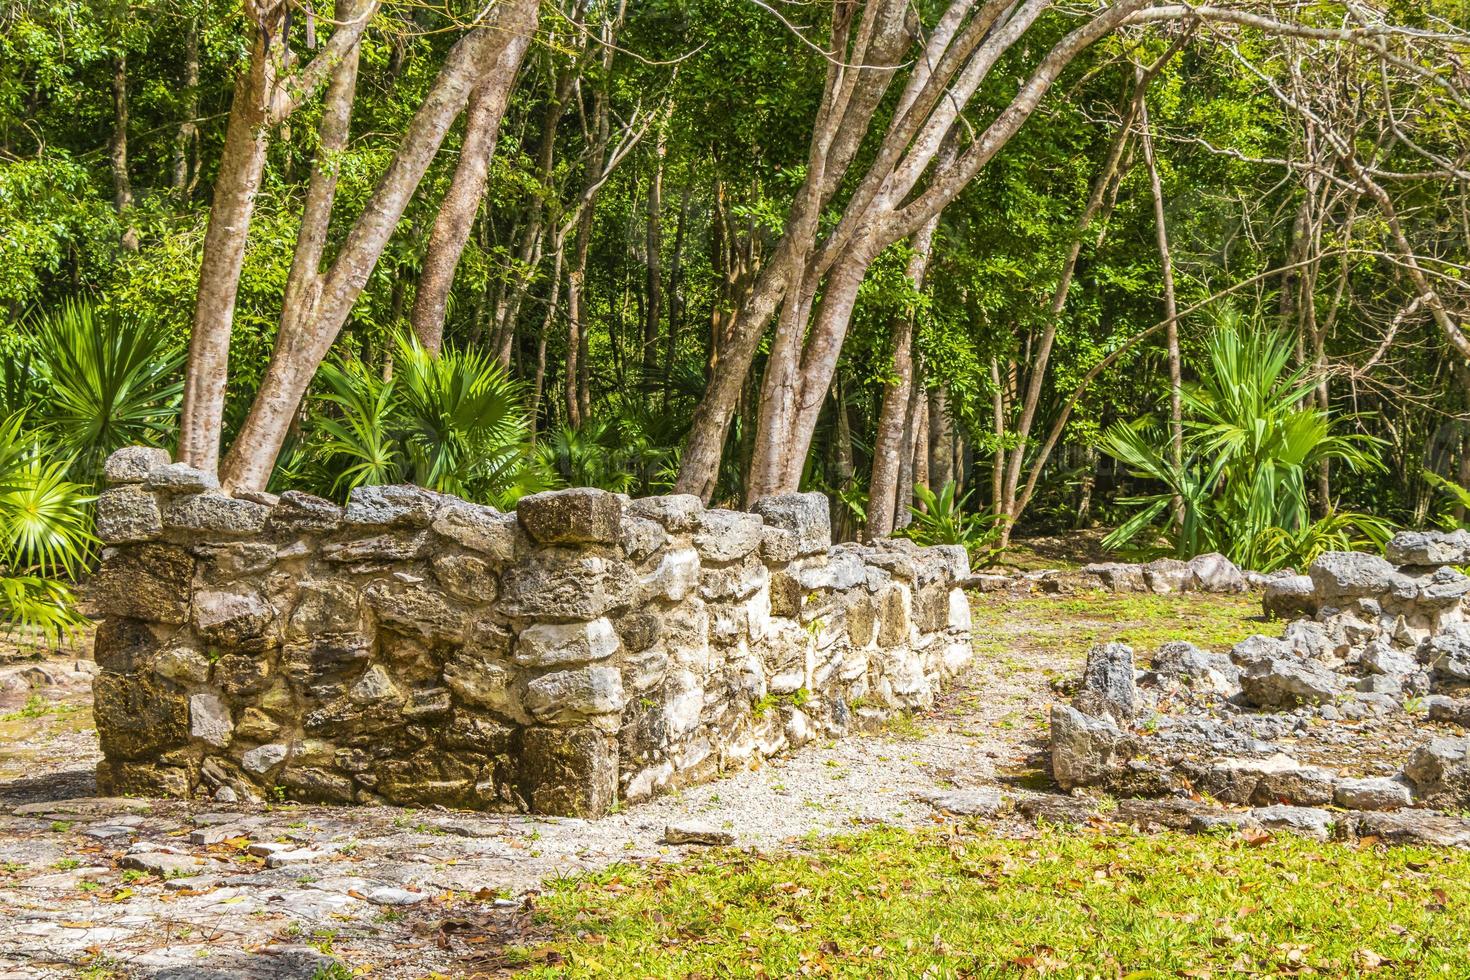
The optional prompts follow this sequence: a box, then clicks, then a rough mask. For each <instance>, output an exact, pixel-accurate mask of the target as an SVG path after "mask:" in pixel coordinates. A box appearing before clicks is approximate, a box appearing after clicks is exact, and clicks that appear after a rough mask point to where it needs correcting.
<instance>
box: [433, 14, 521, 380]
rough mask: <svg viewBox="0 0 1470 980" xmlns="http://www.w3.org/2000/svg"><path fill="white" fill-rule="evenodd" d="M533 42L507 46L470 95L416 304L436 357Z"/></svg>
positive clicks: (442, 340) (435, 222) (435, 223)
mask: <svg viewBox="0 0 1470 980" xmlns="http://www.w3.org/2000/svg"><path fill="white" fill-rule="evenodd" d="M529 43H530V39H529V38H526V39H524V43H523V44H521V45H514V44H512V45H507V46H506V48H505V51H503V52H502V53H501V56H500V57H499V58H498V59H496V62H495V67H494V68H493V69H492V70H491V72H490V74H489V75H488V76H487V77H486V78H485V80H484V81H483V82H481V83H480V84H479V86H478V87H477V88H476V89H475V91H474V92H473V93H472V94H471V95H470V102H469V107H468V109H467V110H466V111H465V132H464V144H463V145H462V146H461V147H460V150H459V164H458V166H456V167H455V168H454V177H453V179H451V180H450V182H449V190H448V191H447V192H446V193H445V195H444V201H443V203H442V204H440V206H439V215H438V217H436V218H435V219H434V229H433V231H431V232H430V233H429V244H428V247H427V248H426V249H425V251H424V269H423V274H422V275H421V276H420V277H419V289H418V294H417V296H415V297H414V302H413V314H412V323H413V332H414V333H415V334H416V335H417V336H418V338H419V342H420V343H421V344H423V345H424V347H426V348H427V349H428V350H430V351H432V352H433V353H435V354H437V353H439V348H440V347H442V346H443V344H444V310H445V307H446V306H447V305H448V302H449V290H450V289H451V288H453V286H454V272H455V269H457V268H458V267H459V259H460V256H461V255H463V254H464V247H465V244H466V243H467V242H468V241H469V240H470V229H471V227H472V226H473V225H474V222H475V212H476V211H478V210H479V208H480V201H481V199H482V198H483V197H484V196H485V182H486V179H487V177H488V175H489V173H490V157H491V156H492V155H493V154H494V153H495V139H496V135H497V134H498V133H499V132H500V120H501V119H502V118H503V117H504V115H505V107H506V104H507V103H508V102H509V101H510V93H511V89H512V88H513V87H514V86H513V83H514V81H515V76H516V71H517V70H518V69H519V67H520V63H521V58H522V57H523V56H524V55H525V48H526V46H528V45H529Z"/></svg>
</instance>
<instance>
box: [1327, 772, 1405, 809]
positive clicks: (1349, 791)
mask: <svg viewBox="0 0 1470 980" xmlns="http://www.w3.org/2000/svg"><path fill="white" fill-rule="evenodd" d="M1333 800H1334V802H1336V803H1337V805H1338V806H1340V807H1342V808H1343V809H1345V810H1397V809H1399V808H1400V807H1405V806H1408V805H1409V804H1411V803H1412V802H1414V798H1413V794H1412V793H1411V792H1410V790H1409V784H1408V783H1406V782H1405V781H1404V780H1402V779H1390V778H1388V777H1386V776H1374V777H1370V778H1367V779H1342V780H1339V781H1338V783H1337V789H1336V791H1335V792H1334V794H1333Z"/></svg>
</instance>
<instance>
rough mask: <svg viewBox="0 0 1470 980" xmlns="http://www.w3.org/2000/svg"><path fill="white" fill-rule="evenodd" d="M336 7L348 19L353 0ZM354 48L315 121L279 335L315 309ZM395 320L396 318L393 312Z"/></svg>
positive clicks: (347, 128)
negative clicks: (312, 158)
mask: <svg viewBox="0 0 1470 980" xmlns="http://www.w3.org/2000/svg"><path fill="white" fill-rule="evenodd" d="M338 10H339V12H340V15H341V16H342V17H344V18H348V19H350V18H351V16H352V15H353V13H354V10H355V5H354V4H353V3H352V0H348V2H346V3H343V4H339V6H338ZM358 51H359V49H358V48H356V47H354V48H353V49H352V50H351V51H349V52H347V54H346V55H344V56H343V58H342V60H341V61H339V62H338V63H337V66H336V68H335V69H334V70H333V72H332V77H331V80H330V81H329V82H328V83H327V91H326V95H325V96H324V97H323V100H322V118H321V122H320V123H319V125H318V131H317V137H318V140H317V142H318V149H317V155H316V160H315V161H314V162H313V164H312V170H311V179H310V180H309V181H308V182H307V185H306V200H305V201H304V202H303V204H302V209H301V224H300V226H299V229H298V231H297V235H296V250H295V252H294V253H293V254H292V256H291V271H290V272H289V273H288V274H287V277H286V289H285V291H284V293H283V295H282V300H281V323H280V333H281V334H282V335H286V336H289V335H291V334H293V333H295V332H296V331H297V330H299V329H300V328H301V324H302V323H303V322H304V321H305V320H307V319H309V318H310V317H311V316H313V315H314V314H315V312H316V308H317V301H318V300H319V299H320V297H321V291H322V268H321V266H322V255H323V253H324V252H325V250H326V247H327V235H328V233H329V232H330V231H331V224H332V205H333V203H334V202H335V201H336V197H337V159H336V158H337V155H338V154H340V153H341V152H342V151H343V150H344V149H346V148H347V138H348V135H349V133H350V132H351V128H352V105H353V102H354V101H355V99H356V97H357V65H358ZM393 301H394V303H395V304H397V305H398V307H399V308H401V304H402V301H403V293H402V290H401V283H395V284H394V294H393ZM394 319H395V320H396V319H397V315H396V310H395V312H394Z"/></svg>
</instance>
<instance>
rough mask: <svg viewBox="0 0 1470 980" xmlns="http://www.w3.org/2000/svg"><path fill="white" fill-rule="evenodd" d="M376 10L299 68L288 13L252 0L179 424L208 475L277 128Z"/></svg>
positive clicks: (215, 462) (342, 28) (185, 458)
mask: <svg viewBox="0 0 1470 980" xmlns="http://www.w3.org/2000/svg"><path fill="white" fill-rule="evenodd" d="M376 9H377V0H369V2H368V3H367V4H365V8H364V9H363V11H362V12H361V14H360V15H359V16H358V17H357V18H356V19H355V20H346V19H344V20H343V21H342V22H341V23H340V24H339V25H338V26H337V29H336V30H335V31H334V32H333V33H332V36H331V38H330V39H329V40H328V41H327V43H326V44H325V45H324V46H323V47H322V50H321V51H320V52H319V53H318V54H317V56H316V57H315V58H313V59H312V60H311V61H310V62H309V63H308V64H307V65H306V66H305V67H303V68H301V69H299V70H293V65H292V62H291V57H290V49H289V47H288V46H287V43H286V40H285V39H284V38H283V37H282V34H283V33H284V30H283V28H284V23H285V20H286V6H285V5H284V4H275V5H272V6H270V7H261V6H260V5H259V4H257V3H255V2H251V0H247V2H246V3H245V14H246V17H247V19H248V20H249V22H250V24H251V30H252V34H253V37H252V38H251V47H250V59H249V62H248V64H247V66H246V68H245V70H244V71H242V72H241V73H240V76H239V77H238V78H237V79H236V80H235V91H234V97H233V99H232V101H231V103H230V120H229V123H228V125H227V126H226V128H225V142H224V147H223V149H222V151H221V153H220V163H219V172H218V174H217V175H216V177H215V182H214V200H213V204H212V206H211V207H210V212H209V224H208V227H207V228H206V229H205V232H204V254H203V258H202V260H201V262H200V266H199V290H198V294H197V297H196V300H195V304H194V323H193V328H192V330H191V332H190V334H189V363H188V369H187V373H186V375H185V379H184V404H183V409H182V412H181V415H180V419H179V451H178V457H179V460H180V461H181V462H185V463H188V464H189V465H191V466H195V467H198V468H199V469H203V470H208V471H210V472H213V471H215V470H217V469H218V467H219V452H220V437H221V435H222V429H223V420H224V407H225V388H226V386H227V384H228V378H229V357H230V334H231V331H232V329H233V325H234V320H235V297H236V294H237V293H238V291H239V288H240V270H241V268H242V267H243V265H244V261H245V243H246V239H247V237H248V235H249V233H250V221H251V218H252V217H253V215H254V213H255V195H256V193H257V192H258V191H259V189H260V181H261V176H262V174H263V172H264V169H265V155H266V149H267V146H268V142H269V131H270V128H271V127H272V126H275V125H277V124H278V123H280V122H281V121H282V120H284V119H285V118H286V117H287V116H289V115H290V114H291V113H292V112H294V111H295V110H296V109H297V108H299V107H300V106H301V104H302V103H303V101H304V100H305V99H306V98H308V97H309V96H310V95H312V94H313V93H314V92H315V91H316V89H317V87H318V86H319V85H320V84H321V83H322V82H323V81H324V80H325V79H326V77H327V76H328V74H329V73H331V72H332V71H334V70H335V68H336V66H337V64H338V63H339V62H340V61H341V60H342V59H343V58H345V57H347V55H348V53H349V52H351V51H352V50H354V49H355V48H356V47H357V42H358V40H359V38H361V36H362V32H363V30H364V29H365V28H366V27H367V23H368V21H369V20H370V19H371V18H372V15H373V12H374V11H376ZM294 410H295V406H294V405H293V406H292V411H294Z"/></svg>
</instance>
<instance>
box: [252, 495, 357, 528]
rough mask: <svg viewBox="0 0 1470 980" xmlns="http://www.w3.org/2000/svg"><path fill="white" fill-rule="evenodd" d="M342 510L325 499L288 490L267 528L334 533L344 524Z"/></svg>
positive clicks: (273, 512)
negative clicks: (333, 531)
mask: <svg viewBox="0 0 1470 980" xmlns="http://www.w3.org/2000/svg"><path fill="white" fill-rule="evenodd" d="M342 513H343V511H342V508H341V507H338V506H337V505H336V504H334V503H332V502H331V501H330V500H327V499H325V498H323V497H317V496H313V495H312V494H309V493H303V492H302V491H300V490H287V491H286V492H285V493H283V494H281V498H280V502H279V503H277V504H276V506H275V508H274V509H272V511H271V516H270V520H269V521H268V522H267V526H268V527H269V528H272V529H280V530H289V531H332V530H335V529H336V528H338V527H340V526H341V524H342Z"/></svg>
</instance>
